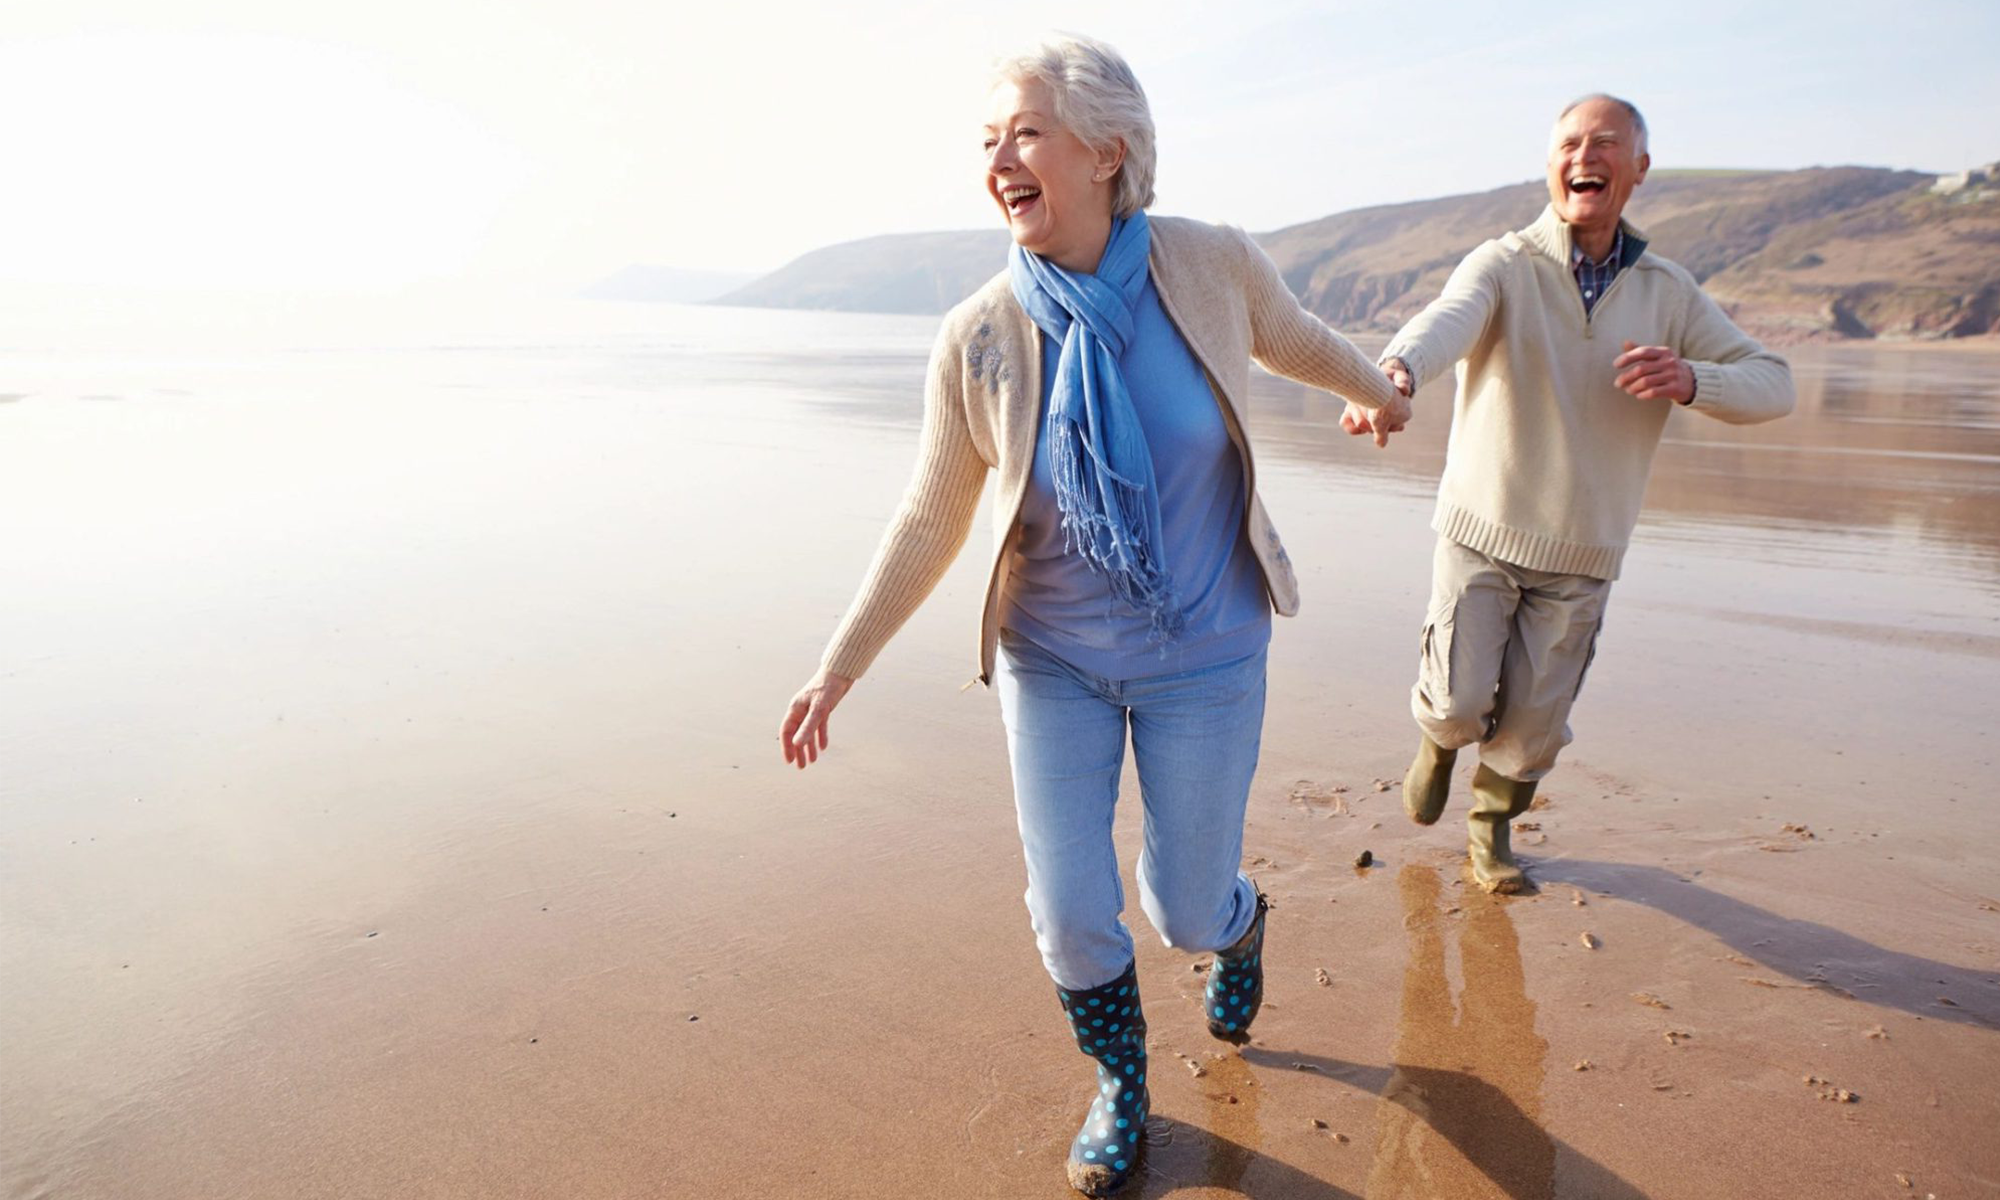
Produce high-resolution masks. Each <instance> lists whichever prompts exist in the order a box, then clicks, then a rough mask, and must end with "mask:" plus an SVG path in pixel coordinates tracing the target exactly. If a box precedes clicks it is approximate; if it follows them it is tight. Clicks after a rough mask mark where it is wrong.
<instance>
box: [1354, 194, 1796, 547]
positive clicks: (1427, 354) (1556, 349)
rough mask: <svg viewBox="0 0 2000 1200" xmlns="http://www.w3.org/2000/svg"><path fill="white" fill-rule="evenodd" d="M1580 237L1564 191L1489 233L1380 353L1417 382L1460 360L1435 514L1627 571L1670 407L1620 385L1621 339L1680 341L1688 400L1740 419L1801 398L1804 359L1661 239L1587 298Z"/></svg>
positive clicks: (1474, 541)
mask: <svg viewBox="0 0 2000 1200" xmlns="http://www.w3.org/2000/svg"><path fill="white" fill-rule="evenodd" d="M1625 234H1626V236H1627V237H1628V238H1643V236H1644V235H1643V234H1641V233H1640V232H1639V231H1638V230H1637V229H1635V228H1633V227H1632V226H1630V225H1629V224H1628V225H1626V226H1625ZM1570 246H1571V238H1570V228H1569V226H1568V225H1567V224H1565V223H1563V221H1562V220H1561V219H1559V218H1558V217H1557V216H1556V213H1555V209H1554V208H1553V207H1551V208H1548V209H1546V210H1544V211H1543V213H1542V215H1541V217H1540V219H1538V220H1537V221H1536V222H1535V223H1534V224H1532V225H1530V226H1528V227H1527V228H1526V229H1523V230H1521V231H1520V232H1518V233H1510V234H1507V235H1506V236H1504V237H1500V238H1497V239H1495V240H1493V241H1490V242H1487V243H1486V244H1485V245H1482V246H1480V247H1479V248H1478V249H1476V250H1474V251H1473V252H1472V253H1471V254H1468V255H1467V256H1466V257H1465V261H1464V262H1462V263H1460V264H1459V265H1458V269H1457V270H1455V271H1453V272H1452V274H1451V278H1450V279H1449V280H1448V281H1446V283H1445V285H1444V292H1443V294H1442V295H1440V296H1439V297H1438V298H1437V299H1436V300H1434V301H1432V302H1431V304H1430V305H1429V307H1427V308H1425V309H1424V310H1423V311H1422V312H1420V313H1418V314H1417V315H1416V316H1415V317H1413V318H1411V320H1410V322H1409V324H1407V325H1405V326H1403V329H1402V331H1401V332H1400V333H1398V334H1397V335H1396V336H1395V338H1394V339H1393V340H1392V341H1391V342H1390V343H1389V347H1388V349H1386V350H1384V351H1383V352H1382V358H1383V359H1384V360H1387V359H1389V358H1401V359H1402V360H1403V361H1404V362H1405V363H1407V364H1408V365H1409V368H1410V374H1411V375H1412V376H1413V377H1414V378H1415V380H1416V382H1417V384H1418V385H1419V386H1421V385H1422V384H1424V383H1426V382H1429V381H1430V380H1432V379H1435V378H1436V377H1437V376H1439V375H1441V374H1443V373H1444V371H1445V370H1446V369H1447V368H1449V367H1451V366H1452V364H1454V363H1456V364H1457V367H1458V399H1457V401H1456V402H1455V404H1454V407H1453V412H1452V421H1451V441H1450V445H1449V448H1448V449H1447V450H1446V452H1445V466H1444V477H1443V479H1442V480H1440V481H1439V483H1438V502H1437V512H1436V515H1435V516H1434V517H1433V519H1432V522H1431V527H1432V528H1433V529H1435V530H1437V531H1438V532H1439V533H1440V534H1442V535H1444V536H1445V537H1448V538H1450V539H1451V540H1452V541H1455V542H1457V543H1459V544H1460V545H1463V546H1469V547H1471V548H1472V549H1474V550H1478V551H1480V552H1482V553H1485V554H1489V555H1492V556H1493V557H1494V558H1497V559H1500V560H1502V561H1503V562H1510V563H1514V564H1515V565H1517V566H1522V567H1528V568H1530V569H1533V570H1537V571H1559V572H1562V573H1564V574H1571V575H1589V576H1592V577H1594V578H1598V579H1616V578H1618V570H1619V567H1620V565H1621V564H1622V563H1623V562H1624V558H1625V548H1626V546H1627V544H1628V543H1629V542H1630V541H1631V539H1632V527H1633V526H1634V525H1635V524H1637V523H1638V520H1639V505H1640V503H1641V501H1643V500H1644V498H1645V494H1646V477H1647V475H1648V474H1649V473H1650V472H1651V470H1652V464H1653V451H1654V449H1655V448H1657V447H1658V445H1659V442H1660V431H1661V430H1662V429H1663V428H1664V427H1665V425H1666V423H1667V414H1668V411H1669V410H1670V409H1671V408H1673V407H1674V406H1673V405H1672V404H1671V403H1670V402H1668V401H1665V400H1640V399H1638V398H1636V397H1634V396H1631V395H1629V394H1627V393H1625V392H1623V391H1620V390H1619V388H1618V384H1617V382H1616V379H1617V375H1618V372H1617V371H1616V370H1615V369H1614V368H1613V367H1612V365H1611V364H1612V361H1613V360H1614V359H1616V358H1617V357H1618V355H1619V354H1620V353H1622V352H1623V348H1624V344H1625V342H1627V341H1631V342H1635V343H1637V344H1639V345H1641V346H1667V347H1670V348H1671V349H1673V351H1674V352H1675V353H1677V354H1679V355H1680V356H1681V357H1682V358H1683V359H1685V360H1687V361H1688V365H1689V366H1691V367H1693V368H1694V378H1695V398H1694V403H1693V405H1692V406H1691V407H1693V409H1694V410H1695V411H1696V412H1699V413H1703V414H1705V415H1707V416H1711V417H1715V418H1716V419H1718V420H1722V421H1728V422H1730V423H1732V424H1737V425H1749V424H1753V423H1755V422H1759V421H1770V420H1775V419H1776V418H1778V417H1782V416H1784V415H1785V414H1786V413H1788V412H1790V411H1792V403H1793V398H1792V371H1791V368H1790V367H1789V366H1788V365H1786V363H1785V360H1784V359H1782V358H1779V357H1778V356H1777V355H1775V354H1772V353H1770V352H1769V351H1766V350H1765V349H1764V348H1763V347H1762V346H1760V345H1758V344H1757V343H1756V342H1755V341H1752V340H1751V339H1750V337H1749V336H1748V335H1746V334H1745V333H1744V332H1743V331H1742V330H1740V329H1738V328H1737V327H1736V326H1735V325H1734V324H1733V323H1731V321H1730V320H1729V318H1728V317H1727V316H1724V315H1723V312H1722V309H1721V308H1719V307H1717V305H1716V303H1715V301H1713V300H1711V299H1709V298H1708V295H1707V294H1706V293H1704V292H1703V291H1702V290H1701V285H1700V284H1698V283H1696V282H1695V281H1694V277H1693V276H1692V275H1689V274H1688V273H1687V271H1685V270H1684V269H1682V268H1681V267H1679V266H1677V265H1676V264H1674V263H1671V262H1668V261H1667V260H1666V259H1664V258H1661V257H1660V256H1659V255H1657V254H1654V253H1652V252H1651V251H1646V252H1645V253H1643V254H1641V255H1640V257H1639V261H1637V262H1636V263H1633V264H1632V265H1631V266H1630V267H1627V268H1626V269H1625V270H1623V271H1620V272H1619V273H1618V276H1617V278H1615V279H1614V280H1613V281H1612V283H1611V286H1610V287H1608V288H1606V289H1605V291H1604V295H1603V296H1601V297H1599V298H1598V301H1597V304H1596V306H1595V307H1594V308H1593V309H1592V310H1591V311H1590V312H1589V313H1588V314H1586V313H1585V312H1584V308H1583V297H1582V296H1581V295H1579V294H1578V290H1577V283H1576V276H1575V274H1574V273H1573V271H1572V269H1571V266H1570Z"/></svg>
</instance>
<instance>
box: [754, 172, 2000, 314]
mask: <svg viewBox="0 0 2000 1200" xmlns="http://www.w3.org/2000/svg"><path fill="white" fill-rule="evenodd" d="M1934 181H1935V177H1933V176H1931V175H1927V174H1922V173H1919V172H1915V171H1890V170H1884V169H1880V168H1871V167H1815V168H1811V169H1808V170H1803V171H1728V172H1710V171H1682V172H1672V171H1660V172H1655V173H1654V175H1653V176H1652V178H1650V179H1649V180H1648V181H1647V182H1646V183H1645V184H1644V185H1643V186H1642V187H1640V189H1639V190H1638V191H1637V192H1636V193H1634V196H1633V200H1632V207H1631V209H1630V212H1629V215H1630V217H1631V218H1632V220H1633V221H1634V222H1635V223H1637V224H1638V225H1640V226H1641V227H1642V228H1644V229H1645V230H1646V232H1647V234H1648V235H1649V236H1650V237H1651V238H1652V245H1653V248H1654V249H1655V250H1657V251H1658V252H1659V253H1661V254H1663V255H1665V256H1667V257H1668V258H1671V259H1673V260H1675V261H1676V262H1679V263H1680V264H1681V265H1683V266H1685V267H1687V268H1688V269H1689V270H1690V271H1692V272H1694V274H1695V277H1696V278H1698V279H1700V280H1701V281H1702V283H1703V286H1704V287H1706V288H1707V289H1708V290H1709V292H1710V294H1711V295H1713V296H1715V297H1716V299H1717V300H1718V301H1720V302H1721V303H1722V304H1723V306H1724V307H1725V308H1727V309H1729V310H1730V312H1731V313H1732V315H1734V316H1735V317H1736V318H1737V320H1738V321H1739V323H1741V324H1743V325H1744V326H1745V327H1746V328H1747V329H1749V330H1751V331H1752V332H1753V333H1755V334H1757V335H1758V336H1761V337H1764V338H1767V339H1769V340H1772V341H1777V342H1787V341H1801V340H1834V339H1842V338H1868V337H1886V338H1953V337H1972V336H1980V335H1993V334H2000V185H1994V184H1991V183H1988V184H1981V185H1974V186H1969V187H1964V188H1960V189H1957V190H1955V191H1950V192H1939V191H1935V190H1933V188H1932V184H1933V183H1934ZM1546 200H1547V196H1546V193H1545V192H1544V190H1543V186H1542V184H1541V183H1539V182H1536V183H1523V184H1516V185H1513V186H1510V187H1504V188H1499V189H1496V190H1494V191H1491V192H1482V193H1478V194H1475V195H1465V196H1448V197H1445V198H1443V199H1439V200H1425V201H1419V202H1415V203H1410V204H1393V205H1384V206H1380V207H1376V208H1366V209H1357V210H1355V211H1352V212H1345V213H1339V214H1337V215H1334V216H1330V217H1325V218H1322V219H1320V220H1317V221H1309V222H1307V223H1305V224H1302V225H1294V226H1291V227H1289V228H1286V229H1280V230H1277V231H1276V232H1273V233H1269V234H1264V235H1261V236H1260V237H1259V238H1258V240H1259V241H1260V242H1261V243H1262V244H1263V245H1264V247H1265V249H1266V250H1268V251H1269V252H1270V254H1271V257H1272V258H1273V259H1274V260H1276V262H1277V263H1278V267H1279V269H1280V270H1281V271H1282V272H1283V273H1284V277H1285V282H1286V283H1287V284H1289V285H1290V286H1291V288H1292V290H1293V291H1294V292H1296V293H1297V294H1298V296H1299V298H1300V299H1301V300H1302V301H1303V302H1304V303H1305V305H1306V306H1307V307H1308V308H1310V309H1311V310H1312V311H1314V312H1315V313H1318V314H1319V315H1320V316H1321V317H1322V318H1324V319H1325V320H1326V321H1327V322H1328V323H1329V324H1331V325H1333V326H1334V327H1335V328H1337V329H1341V330H1345V331H1350V332H1377V333H1385V334H1386V333H1389V332H1391V331H1393V330H1394V329H1396V328H1397V327H1398V326H1399V325H1401V324H1402V323H1403V322H1404V321H1406V320H1408V319H1409V318H1410V317H1411V316H1413V315H1414V314H1415V313H1416V312H1417V310H1419V309H1421V308H1422V307H1423V306H1424V305H1425V304H1427V303H1429V302H1430V301H1431V300H1432V299H1433V298H1434V297H1435V296H1436V295H1437V294H1438V291H1439V290H1440V289H1441V288H1442V287H1443V286H1444V281H1445V278H1446V277H1447V276H1448V275H1450V273H1451V269H1452V268H1453V267H1454V266H1456V265H1457V264H1458V261H1459V260H1460V259H1461V258H1463V257H1464V256H1465V254H1466V252H1467V251H1469V250H1471V249H1472V248H1473V247H1474V246H1477V245H1478V244H1479V243H1480V242H1482V241H1484V240H1485V239H1487V238H1489V237H1493V236H1495V235H1496V234H1498V233H1500V232H1503V231H1505V230H1508V229H1518V228H1520V227H1521V226H1523V225H1526V224H1527V223H1528V222H1530V221H1532V220H1534V218H1535V216H1536V214H1538V213H1539V212H1541V210H1542V206H1543V204H1544V203H1545V202H1546ZM1224 215H1226V214H1224ZM1006 246H1007V238H1006V235H1005V233H1004V232H1001V231H998V230H993V231H984V232H977V233H933V234H911V235H893V236H889V237H880V238H871V239H869V240H867V241H861V242H850V243H846V244H844V245H841V246H833V247H828V248H826V249H824V250H817V251H814V252H813V253H811V254H808V255H806V256H804V257H802V258H800V259H798V260H796V261H795V262H793V263H792V264H790V265H789V266H787V267H785V268H784V269H782V270H780V271H778V272H776V273H774V274H772V275H768V276H766V277H764V278H763V279H760V280H758V281H756V282H755V283H752V284H750V285H748V286H746V287H744V288H741V289H739V290H737V291H735V292H733V293H731V294H729V295H728V296H725V297H723V299H722V301H721V302H722V303H725V304H750V305H763V306H772V307H787V308H841V309H861V310H868V311H877V312H942V311H944V310H945V309H946V308H949V307H950V306H951V305H952V304H953V303H955V302H956V301H957V300H958V299H960V298H961V297H963V296H965V295H967V294H969V293H970V292H971V291H972V290H973V289H974V288H976V287H977V286H978V285H979V284H980V283H981V282H983V281H984V280H985V279H986V278H987V277H988V276H990V275H991V274H992V273H993V272H994V271H997V270H999V269H1000V268H1001V266H1003V265H1004V264H1005V261H1006Z"/></svg>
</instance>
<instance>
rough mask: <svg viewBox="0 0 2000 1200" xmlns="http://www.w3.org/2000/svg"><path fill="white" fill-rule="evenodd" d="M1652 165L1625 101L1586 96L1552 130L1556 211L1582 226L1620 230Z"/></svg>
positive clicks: (1551, 181)
mask: <svg viewBox="0 0 2000 1200" xmlns="http://www.w3.org/2000/svg"><path fill="white" fill-rule="evenodd" d="M1650 165H1652V159H1651V157H1650V156H1648V155H1645V154H1641V153H1640V152H1639V142H1638V134H1637V130H1635V129H1634V128H1633V127H1632V117H1631V114H1629V113H1627V112H1626V111H1625V108H1624V106H1623V105H1620V104H1614V103H1612V102H1611V101H1609V100H1586V101H1584V102H1583V103H1582V104H1579V105H1577V106H1576V107H1575V108H1572V109H1570V110H1569V112H1567V113H1565V114H1563V117H1562V119H1561V120H1560V121H1557V122H1556V127H1555V132H1554V133H1552V134H1550V135H1549V200H1550V201H1551V202H1553V203H1554V204H1555V208H1556V215H1557V216H1559V217H1561V218H1562V219H1563V220H1564V221H1567V222H1568V223H1569V224H1571V225H1574V226H1577V227H1579V228H1580V229H1581V230H1584V231H1599V230H1602V231H1608V230H1612V229H1615V228H1617V226H1618V214H1620V213H1622V212H1624V211H1625V201H1626V200H1628V199H1630V198H1631V196H1632V189H1633V188H1635V187H1637V186H1639V185H1640V184H1641V183H1643V182H1645V179H1646V168H1647V167H1648V166H1650Z"/></svg>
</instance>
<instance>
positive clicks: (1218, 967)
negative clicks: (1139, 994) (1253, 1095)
mask: <svg viewBox="0 0 2000 1200" xmlns="http://www.w3.org/2000/svg"><path fill="white" fill-rule="evenodd" d="M1270 908H1271V902H1270V901H1269V900H1267V899H1265V897H1264V893H1262V892H1258V893H1257V915H1256V916H1254V917H1252V918H1250V928H1249V929H1247V930H1245V931H1244V932H1243V936H1242V937H1240V938H1237V939H1236V944H1235V945H1234V946H1231V947H1230V948H1229V949H1227V950H1218V951H1216V952H1215V965H1214V966H1212V967H1210V968H1209V969H1208V987H1207V988H1205V989H1203V991H1202V999H1201V1002H1202V1011H1203V1012H1205V1013H1206V1014H1207V1015H1208V1031H1209V1032H1210V1033H1212V1034H1214V1035H1215V1036H1216V1037H1219V1038H1221V1039H1222V1040H1223V1041H1225V1042H1235V1043H1237V1044H1238V1045H1241V1044H1242V1043H1244V1042H1247V1041H1249V1040H1250V1022H1252V1021H1254V1020H1256V1019H1257V1009H1258V1008H1259V1007H1260V1006H1261V1005H1262V1004H1263V1003H1264V914H1265V913H1266V912H1268V911H1270Z"/></svg>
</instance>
